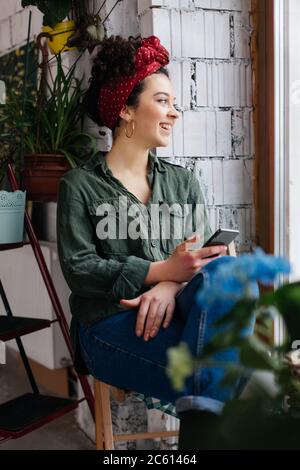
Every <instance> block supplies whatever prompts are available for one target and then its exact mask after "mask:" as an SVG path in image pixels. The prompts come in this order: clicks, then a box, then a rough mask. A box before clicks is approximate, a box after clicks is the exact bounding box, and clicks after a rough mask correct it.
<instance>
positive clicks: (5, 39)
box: [0, 0, 43, 56]
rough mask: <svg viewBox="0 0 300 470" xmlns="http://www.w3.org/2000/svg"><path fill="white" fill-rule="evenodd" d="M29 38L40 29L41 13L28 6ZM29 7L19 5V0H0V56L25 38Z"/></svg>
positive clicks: (20, 44) (21, 43)
mask: <svg viewBox="0 0 300 470" xmlns="http://www.w3.org/2000/svg"><path fill="white" fill-rule="evenodd" d="M30 9H31V11H32V18H31V38H33V37H34V36H35V35H37V34H38V33H39V32H40V30H41V25H42V19H43V15H42V14H41V13H40V12H39V11H38V10H37V8H35V7H30ZM28 18H29V8H26V9H24V8H22V7H21V0H9V1H8V0H0V56H1V55H3V54H7V52H9V51H11V50H13V49H15V48H17V47H20V46H23V45H24V44H25V42H26V38H27V30H28Z"/></svg>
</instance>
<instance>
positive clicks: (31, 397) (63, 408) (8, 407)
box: [0, 393, 78, 439]
mask: <svg viewBox="0 0 300 470" xmlns="http://www.w3.org/2000/svg"><path fill="white" fill-rule="evenodd" d="M77 404H78V402H77V401H76V400H70V399H67V398H60V397H51V396H47V395H39V394H34V393H26V394H25V395H21V396H19V397H17V398H14V399H13V400H10V401H8V402H5V403H2V405H0V437H5V438H11V439H16V438H18V437H21V436H24V435H25V434H27V433H28V432H31V431H33V430H34V429H37V428H39V427H40V426H43V425H44V424H47V423H50V421H52V420H54V419H56V418H58V417H60V416H63V415H64V414H66V413H68V412H69V411H71V410H73V409H74V408H76V407H77Z"/></svg>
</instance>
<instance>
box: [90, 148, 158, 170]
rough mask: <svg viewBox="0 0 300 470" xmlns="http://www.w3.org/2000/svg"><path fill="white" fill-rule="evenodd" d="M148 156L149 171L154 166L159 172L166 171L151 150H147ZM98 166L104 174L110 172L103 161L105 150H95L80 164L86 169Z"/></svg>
mask: <svg viewBox="0 0 300 470" xmlns="http://www.w3.org/2000/svg"><path fill="white" fill-rule="evenodd" d="M148 158H149V161H150V173H151V172H152V171H153V169H154V168H156V169H157V170H158V171H159V172H160V173H164V172H165V171H166V169H165V167H164V165H163V164H162V162H161V161H160V159H159V158H158V157H157V156H156V155H155V154H154V153H153V152H151V150H149V155H148ZM98 166H99V167H100V168H101V170H102V171H103V173H104V174H108V173H109V172H110V170H109V168H108V167H107V164H106V161H105V152H97V153H95V155H93V156H92V157H91V158H89V159H88V160H87V161H86V162H85V163H83V164H81V167H82V168H85V169H86V170H94V169H95V168H96V167H98Z"/></svg>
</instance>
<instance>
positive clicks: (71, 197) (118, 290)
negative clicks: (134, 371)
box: [57, 151, 211, 346]
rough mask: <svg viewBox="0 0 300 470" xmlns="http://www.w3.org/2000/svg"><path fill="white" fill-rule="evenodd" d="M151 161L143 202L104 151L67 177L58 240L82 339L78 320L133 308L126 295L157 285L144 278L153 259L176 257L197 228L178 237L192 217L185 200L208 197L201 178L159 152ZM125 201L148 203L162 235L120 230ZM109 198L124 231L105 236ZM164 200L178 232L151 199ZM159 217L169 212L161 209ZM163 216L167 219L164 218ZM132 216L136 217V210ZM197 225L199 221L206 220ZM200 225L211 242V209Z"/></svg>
mask: <svg viewBox="0 0 300 470" xmlns="http://www.w3.org/2000/svg"><path fill="white" fill-rule="evenodd" d="M148 166H149V172H148V175H147V177H148V181H149V184H150V187H151V188H152V194H151V197H150V199H149V200H148V202H147V204H142V203H141V201H139V200H138V199H137V197H136V196H134V195H133V194H132V193H131V192H130V191H128V190H127V189H126V187H125V186H124V185H123V184H122V183H121V182H120V181H119V180H118V179H117V178H115V177H114V176H113V174H112V172H111V171H110V169H109V168H108V166H107V164H106V160H105V153H102V152H98V153H97V154H95V155H94V156H93V157H91V158H90V159H89V160H87V162H86V163H84V164H82V165H80V166H79V167H77V168H74V169H72V170H70V171H69V172H68V173H67V174H66V175H65V176H64V177H63V178H62V180H61V182H60V186H59V198H58V205H57V244H58V254H59V259H60V263H61V267H62V271H63V274H64V276H65V279H66V281H67V284H68V286H69V287H70V289H71V292H72V293H71V295H70V299H69V302H70V308H71V313H72V324H71V332H72V337H73V338H72V339H73V345H74V346H75V345H76V343H74V338H75V336H76V333H77V331H76V330H77V322H78V321H79V322H83V323H93V322H95V321H97V320H99V319H101V318H104V317H107V316H109V315H112V314H115V313H116V312H119V311H121V310H126V309H127V307H124V306H122V305H121V304H120V303H119V301H120V299H122V298H123V299H130V298H134V297H136V296H138V295H139V294H141V293H142V292H145V291H146V290H148V289H150V287H151V286H145V285H144V280H145V278H146V276H147V273H148V270H149V267H150V264H151V262H153V261H160V260H164V259H166V258H168V257H169V256H170V254H171V253H172V252H173V250H174V249H175V247H176V245H177V244H178V243H180V242H181V241H183V240H185V239H186V238H187V237H188V236H189V235H190V234H191V233H188V232H187V233H183V235H182V236H180V234H179V236H176V233H172V228H174V226H175V222H178V220H179V221H182V220H185V219H184V217H183V213H184V212H183V210H182V211H181V210H180V208H181V207H182V208H183V207H184V205H185V204H190V205H191V204H192V205H195V204H201V205H202V206H203V207H204V199H203V195H202V191H201V189H200V186H199V182H198V180H197V179H196V178H195V176H194V175H193V174H192V172H191V171H189V170H187V169H186V168H183V167H182V166H179V165H175V164H173V163H169V162H167V161H165V160H163V159H161V158H158V157H157V156H156V155H154V154H153V153H152V152H151V151H150V152H149V165H148ZM124 201H128V203H129V205H131V204H133V205H134V207H139V208H140V209H142V211H143V214H144V215H146V216H148V225H149V222H150V223H152V222H153V225H154V226H155V223H156V232H154V235H155V236H153V232H150V230H149V232H148V236H147V237H145V236H144V237H142V236H140V237H139V238H137V239H132V238H128V237H122V236H120V230H118V229H120V225H121V221H120V219H121V216H122V215H123V206H122V203H124ZM120 202H121V205H120ZM174 203H175V205H174ZM101 204H102V205H103V204H107V205H108V206H107V207H108V209H109V208H112V210H110V209H109V210H108V212H107V214H105V216H106V220H110V221H111V222H115V223H116V224H115V227H116V237H112V238H106V239H103V238H102V239H101V238H99V237H98V232H97V227H98V228H99V222H100V223H101V220H102V221H103V214H102V213H100V212H99V211H98V210H97V208H99V206H101ZM163 204H166V205H169V206H172V205H174V210H173V212H171V215H170V229H169V230H170V232H166V233H164V232H165V228H163V227H164V224H162V223H161V222H162V219H161V218H159V219H157V218H156V222H155V221H154V218H153V213H152V212H151V206H154V205H156V206H158V207H162V205H163ZM102 207H103V206H102ZM127 207H128V206H127ZM109 217H112V219H109ZM151 217H152V218H151ZM159 217H162V216H161V214H160V216H159ZM152 219H153V220H152ZM180 219H181V220H180ZM145 220H146V219H145ZM157 220H158V221H160V222H158V223H157ZM127 223H128V225H129V224H130V223H132V219H131V218H130V217H128V221H127ZM197 224H198V225H197V227H199V221H198V223H197ZM157 225H158V226H157ZM113 226H114V225H113ZM194 227H195V226H194V225H193V226H192V227H191V231H193V230H192V229H193V228H194ZM200 227H201V231H202V234H201V235H202V236H203V238H204V240H203V241H205V240H207V239H208V238H209V237H210V236H211V230H210V227H209V224H208V220H207V213H206V210H204V211H203V215H202V218H201V220H200ZM173 232H174V230H173ZM175 232H176V230H175ZM177 233H178V232H177ZM144 234H145V230H144ZM169 234H170V236H169Z"/></svg>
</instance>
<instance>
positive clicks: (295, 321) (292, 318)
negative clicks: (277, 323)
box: [275, 282, 300, 341]
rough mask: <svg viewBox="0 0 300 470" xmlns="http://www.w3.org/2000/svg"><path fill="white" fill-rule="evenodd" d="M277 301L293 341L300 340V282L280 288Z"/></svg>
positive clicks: (276, 294)
mask: <svg viewBox="0 0 300 470" xmlns="http://www.w3.org/2000/svg"><path fill="white" fill-rule="evenodd" d="M275 301H276V306H277V308H278V310H279V311H280V313H281V315H282V317H283V318H284V321H285V323H286V327H287V330H288V333H289V335H290V338H291V341H293V340H297V339H300V282H295V283H291V284H286V285H284V286H282V287H280V288H279V289H278V290H277V291H276V292H275Z"/></svg>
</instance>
